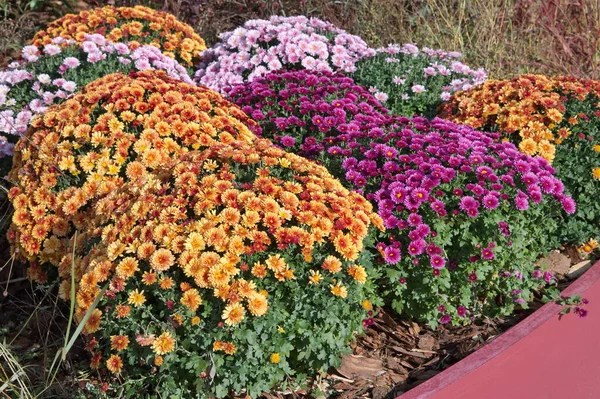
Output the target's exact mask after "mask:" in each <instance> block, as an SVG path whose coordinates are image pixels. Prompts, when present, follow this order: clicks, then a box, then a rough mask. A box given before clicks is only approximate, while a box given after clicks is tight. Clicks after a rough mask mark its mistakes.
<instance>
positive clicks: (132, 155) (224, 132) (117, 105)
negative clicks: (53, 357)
mask: <svg viewBox="0 0 600 399" xmlns="http://www.w3.org/2000/svg"><path fill="white" fill-rule="evenodd" d="M253 123H254V122H253V121H252V120H250V119H249V118H248V117H247V116H246V114H244V113H243V112H242V111H241V110H240V109H239V108H237V107H236V106H234V105H232V104H231V103H229V102H228V101H225V100H224V99H223V98H222V97H221V96H220V95H219V94H218V93H216V92H214V91H211V90H208V89H206V88H202V87H196V86H192V85H188V84H185V83H182V82H180V81H178V80H175V79H172V78H169V77H167V76H166V74H165V73H164V72H158V71H155V72H152V71H144V72H138V73H132V74H131V75H130V76H124V75H122V74H120V73H117V74H111V75H108V76H106V77H104V78H101V79H98V80H95V81H94V82H92V83H90V84H88V85H87V86H86V87H85V88H84V90H82V91H81V92H79V93H77V94H76V95H75V96H73V97H72V98H71V99H69V100H67V101H65V102H64V103H63V104H61V105H60V106H57V107H50V109H49V110H48V111H47V112H46V113H45V114H43V117H40V118H37V119H34V121H32V127H33V129H32V130H31V131H30V132H29V133H28V134H27V139H26V140H21V141H20V142H19V144H18V145H17V146H16V151H15V157H14V166H13V170H12V172H11V178H12V179H13V180H14V181H16V182H18V185H19V187H21V188H22V190H23V192H24V193H29V195H26V194H19V195H13V203H14V205H15V213H14V216H13V224H14V226H15V227H16V229H13V232H14V238H13V241H14V242H15V243H18V245H19V246H20V247H21V248H22V249H23V251H24V252H23V253H24V254H25V255H26V256H27V257H28V258H30V259H31V258H32V257H39V258H40V260H41V261H42V262H51V263H57V262H59V254H60V253H62V252H63V249H61V248H62V247H63V246H64V245H67V246H69V244H68V243H64V242H62V241H61V240H60V239H58V238H60V237H66V236H68V235H69V234H70V233H72V231H73V230H75V229H77V230H79V231H86V230H87V228H86V226H85V223H89V222H90V220H89V217H90V216H89V212H91V211H92V210H91V206H92V204H93V203H94V201H96V200H97V199H98V198H101V197H103V196H105V195H107V194H108V193H110V192H111V191H113V190H115V189H116V188H118V187H120V186H122V185H123V184H124V183H126V182H127V181H129V180H132V179H135V178H136V177H137V176H139V175H141V174H143V173H145V172H148V171H150V172H151V171H153V170H154V169H156V168H159V167H161V166H162V165H164V164H165V163H166V162H167V161H169V160H170V159H174V158H177V157H179V156H180V155H181V154H183V153H185V152H188V151H189V150H194V149H199V148H205V147H208V146H210V145H211V144H213V143H215V142H217V141H220V142H230V141H233V140H238V139H239V140H245V141H251V140H253V139H254V135H253V134H252V133H251V132H250V130H249V129H248V126H250V125H251V124H253ZM31 272H32V277H33V278H34V279H35V280H37V281H44V280H45V279H46V277H45V276H44V273H43V272H42V271H39V272H37V271H36V269H33V270H32V271H31Z"/></svg>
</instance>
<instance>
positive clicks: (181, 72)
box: [0, 34, 193, 158]
mask: <svg viewBox="0 0 600 399" xmlns="http://www.w3.org/2000/svg"><path fill="white" fill-rule="evenodd" d="M86 39H87V40H86V41H85V42H83V43H82V44H81V46H77V45H75V43H74V42H73V41H72V40H65V39H63V38H60V37H59V38H56V39H54V40H53V44H48V45H46V46H44V47H43V49H42V50H41V51H40V50H39V49H38V48H37V47H35V46H26V47H24V48H23V51H22V56H23V61H20V62H14V63H12V64H10V65H9V68H8V69H7V70H6V71H2V72H0V158H1V157H3V156H6V155H12V152H13V147H14V145H13V143H11V141H12V140H10V139H9V138H7V137H4V136H2V135H1V134H10V135H15V136H21V135H23V134H24V133H25V131H26V130H27V128H28V126H29V123H30V121H31V120H32V118H33V117H34V116H36V115H37V114H40V113H43V112H45V111H46V110H47V109H48V107H49V106H50V105H52V104H55V103H59V102H62V101H63V100H64V99H66V98H67V97H69V96H70V95H71V94H73V93H74V92H75V91H76V90H77V89H78V88H79V87H81V86H83V85H85V84H87V83H89V81H91V80H93V79H95V78H98V77H102V76H105V75H107V74H110V73H113V72H119V71H120V72H126V71H129V70H138V71H144V70H152V69H161V70H164V71H165V72H167V74H168V75H169V76H171V77H173V78H176V79H179V80H181V81H184V82H186V83H189V84H193V81H192V80H191V78H190V76H189V75H188V72H187V70H186V69H185V68H184V67H183V66H181V65H180V64H179V63H178V62H177V61H175V60H173V59H172V58H169V57H167V56H165V55H164V54H163V53H162V52H161V51H160V50H159V49H158V48H156V47H153V46H142V47H134V46H130V45H128V44H125V43H112V42H110V41H107V40H106V38H105V37H104V36H102V35H99V34H93V35H87V36H86ZM57 65H58V66H57ZM80 71H81V72H83V71H85V73H79V72H80Z"/></svg>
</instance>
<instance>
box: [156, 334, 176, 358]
mask: <svg viewBox="0 0 600 399" xmlns="http://www.w3.org/2000/svg"><path fill="white" fill-rule="evenodd" d="M174 349H175V339H174V338H173V336H172V335H171V333H169V332H167V331H165V332H163V333H162V334H160V335H159V336H158V337H156V339H154V342H153V343H152V350H153V351H154V353H156V354H157V355H164V354H166V353H169V352H172V351H173V350H174Z"/></svg>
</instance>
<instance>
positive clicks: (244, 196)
mask: <svg viewBox="0 0 600 399" xmlns="http://www.w3.org/2000/svg"><path fill="white" fill-rule="evenodd" d="M202 50H204V51H202ZM201 51H202V52H201ZM458 57H459V54H457V53H455V52H444V51H441V50H435V51H434V50H430V49H427V48H423V49H419V48H418V47H416V46H415V45H412V44H408V45H403V46H398V45H390V46H388V47H387V48H382V49H379V50H378V51H377V52H376V51H375V50H374V49H372V48H370V47H369V46H368V45H367V44H366V43H365V42H364V41H362V39H360V37H358V36H354V35H350V34H349V33H347V32H345V31H344V30H341V29H339V28H337V27H336V26H335V25H333V24H331V23H329V22H325V21H322V20H320V19H316V18H307V17H302V16H298V17H279V16H273V17H271V18H270V19H268V20H250V21H247V22H246V23H244V24H243V25H242V26H240V27H239V28H237V29H235V30H233V31H231V32H225V33H223V34H222V35H221V42H220V43H218V44H217V45H216V46H214V47H213V48H211V49H208V50H206V49H205V46H204V42H203V41H202V39H201V38H200V36H198V35H197V34H196V33H194V32H193V30H192V29H191V28H190V27H189V26H188V25H186V24H184V23H181V22H179V21H177V20H176V19H175V18H174V17H173V16H170V15H168V14H165V13H163V12H159V11H153V10H150V9H148V8H144V7H139V6H138V7H133V8H127V7H122V8H115V7H104V8H101V9H95V10H91V11H84V12H81V13H80V14H78V15H67V16H65V17H63V18H61V19H59V20H57V21H55V22H54V23H52V24H51V25H50V26H49V27H48V29H47V30H45V31H43V32H39V33H38V34H37V35H36V37H35V38H34V40H33V43H32V45H31V46H26V47H25V48H24V49H23V52H22V57H21V60H20V61H18V62H15V63H13V64H12V65H11V67H10V68H9V69H8V70H6V71H2V72H0V117H1V119H0V132H1V133H5V134H7V136H6V137H3V136H0V152H2V153H3V155H6V156H5V157H4V158H3V160H2V162H5V163H10V164H11V165H12V169H11V171H10V173H9V174H8V176H7V178H6V180H7V181H8V182H10V184H11V185H12V186H11V187H7V189H6V190H4V191H5V192H6V193H7V195H8V197H9V200H10V202H11V204H12V206H13V207H14V213H13V214H12V215H11V221H12V224H11V227H10V229H9V231H8V239H9V241H10V245H11V251H10V254H9V255H10V256H11V257H12V258H11V259H10V261H12V260H14V259H16V260H20V261H26V262H27V263H28V269H27V276H28V278H29V279H31V280H33V281H35V282H36V284H37V285H36V287H37V289H39V290H41V291H44V290H46V292H47V294H50V293H51V290H52V287H57V291H58V293H57V295H58V297H60V298H61V299H63V300H65V301H67V302H70V303H71V305H72V308H71V317H72V318H74V320H75V322H76V324H78V327H77V330H76V332H75V333H74V335H73V336H77V335H79V334H80V333H81V334H83V335H84V344H85V347H86V349H87V351H88V352H89V353H90V355H91V364H90V366H91V368H92V369H98V372H97V373H96V372H94V373H93V374H90V375H91V378H90V380H89V381H87V382H88V383H86V387H85V389H84V390H83V391H81V390H79V392H78V393H77V394H78V395H80V396H86V397H87V396H90V395H91V396H94V397H106V398H108V397H133V396H136V395H142V396H152V395H155V394H156V393H157V392H160V396H165V397H167V396H168V397H196V396H197V397H228V396H236V397H237V396H239V395H249V396H253V397H256V396H258V395H261V394H262V393H263V392H267V391H269V390H288V389H291V390H294V391H296V393H298V392H301V391H302V390H304V391H307V392H310V391H316V390H317V389H319V390H321V389H323V390H324V392H325V393H327V392H326V391H327V386H326V384H324V382H323V379H321V376H323V375H324V373H325V372H327V371H328V370H331V368H332V367H339V371H340V373H342V374H343V375H344V376H346V377H348V378H353V379H354V377H353V376H352V375H351V374H352V373H351V372H350V371H351V369H352V367H350V366H348V363H347V362H348V359H349V358H346V362H344V363H343V364H342V365H341V366H340V357H341V355H343V354H347V353H349V352H350V348H351V346H350V343H351V342H352V341H354V342H355V343H354V344H353V346H352V349H353V350H354V352H355V353H358V354H360V353H361V351H362V353H363V354H364V353H365V352H364V351H366V350H367V349H366V348H370V349H373V350H375V351H379V352H381V353H383V352H385V353H386V355H385V356H389V354H390V353H391V352H396V353H401V354H403V355H406V356H416V357H418V358H419V359H421V360H419V361H417V362H404V363H402V362H401V361H400V360H399V359H398V358H393V357H387V358H386V359H387V360H386V361H387V362H388V363H390V364H388V365H387V367H388V370H391V369H393V370H396V371H398V372H400V373H403V372H402V370H404V372H406V374H408V371H406V370H405V369H403V367H413V368H414V367H416V368H424V367H427V365H429V364H434V363H435V364H436V365H437V364H438V363H436V360H434V358H433V355H435V354H436V349H435V348H434V347H435V346H436V345H438V344H441V342H442V341H444V340H445V339H447V338H448V336H454V337H455V338H456V342H464V340H461V337H460V335H461V333H462V332H465V331H467V332H468V334H470V335H469V336H472V335H473V334H479V333H482V334H484V336H485V334H492V333H493V329H492V328H491V327H489V326H490V325H493V323H494V321H493V320H501V319H502V318H503V317H505V316H509V317H515V316H514V313H515V312H520V311H522V310H523V309H526V308H528V306H529V305H530V304H531V303H532V302H533V303H534V306H537V304H539V302H540V298H542V296H544V298H545V300H556V299H557V298H554V295H555V294H556V295H558V291H557V290H556V288H555V287H556V285H557V284H560V281H561V280H558V282H557V280H556V279H555V276H554V274H553V272H552V271H549V270H546V269H544V266H543V265H541V264H538V260H539V258H540V257H542V256H543V255H544V254H546V253H547V252H548V251H550V250H553V249H556V248H560V247H561V245H562V244H565V243H571V244H572V243H582V242H583V240H584V239H587V238H589V237H595V234H596V233H597V232H596V227H595V222H596V215H597V214H600V213H599V212H600V209H596V208H597V207H598V205H597V204H595V203H593V197H594V195H593V193H594V192H595V191H594V190H596V189H597V187H596V185H595V183H594V178H599V176H600V166H598V165H596V155H597V153H598V152H600V145H595V134H596V133H595V131H596V127H597V126H596V125H597V124H598V121H597V120H596V119H597V118H600V111H599V110H597V107H598V104H600V94H598V93H599V89H600V86H598V84H597V82H592V81H586V80H579V79H575V78H566V77H561V78H545V77H540V76H529V75H524V76H521V77H518V78H515V79H513V80H511V81H502V82H497V81H488V82H486V83H483V84H481V83H482V82H483V81H484V80H485V78H486V76H485V75H486V74H485V71H484V70H473V69H471V68H469V67H468V66H466V65H465V64H462V63H461V62H459V61H458ZM194 64H196V65H194ZM191 66H194V67H196V68H197V71H196V74H195V77H194V79H193V80H192V79H191V78H190V76H189V75H188V71H189V70H190V69H187V70H186V67H188V68H189V67H191ZM115 72H116V73H115ZM345 73H347V74H351V76H346V75H345ZM194 83H198V84H200V85H206V86H208V87H198V86H196V85H195V84H194ZM211 89H214V90H216V91H213V90H211ZM217 91H218V92H220V93H223V95H225V96H227V97H228V99H229V100H230V101H232V102H230V101H229V100H226V99H224V98H223V97H221V94H219V93H218V92H217ZM407 95H408V96H409V98H408V99H407V98H406V96H407ZM448 98H450V103H448V104H445V105H443V106H442V110H443V112H444V115H445V116H447V117H452V118H454V119H456V120H457V121H459V122H461V123H465V124H462V125H459V124H456V123H453V122H452V121H448V120H445V119H440V118H433V119H432V117H433V116H434V115H435V113H436V110H438V109H439V107H438V106H439V104H440V103H441V102H443V101H446V100H448ZM386 105H387V106H388V107H389V108H390V109H388V108H386ZM414 113H420V114H423V115H424V116H425V117H419V116H414V117H410V118H409V117H406V116H401V115H400V114H406V115H413V114H414ZM469 125H472V126H476V127H477V128H481V129H483V130H485V131H478V130H474V128H473V127H472V126H469ZM516 133H518V134H516ZM519 137H520V138H519ZM17 140H18V141H17ZM511 141H512V142H511ZM555 146H556V147H555ZM596 147H598V148H596ZM519 149H520V150H521V151H519ZM556 149H558V150H556ZM555 150H556V151H555ZM13 151H14V157H13ZM552 162H553V164H552ZM596 169H598V170H599V171H596ZM0 172H1V170H0ZM590 174H591V176H590ZM563 178H564V180H565V183H564V184H563V181H562V180H561V179H563ZM565 186H566V187H565ZM570 194H574V195H575V196H576V197H577V198H576V199H577V200H578V202H579V204H578V205H577V206H576V204H575V201H574V200H573V199H572V198H571V196H570ZM575 212H577V214H576V217H573V216H571V215H572V214H574V213H575ZM596 248H597V242H596V241H595V240H594V239H591V240H589V241H587V243H586V244H585V245H583V246H581V247H580V250H582V251H583V252H586V253H590V252H592V251H594V250H595V249H596ZM571 252H573V253H570V255H571V256H573V257H577V255H576V254H575V253H574V251H571ZM553 254H554V255H556V254H555V253H553ZM559 263H560V262H559ZM563 263H564V262H563ZM567 263H569V262H568V261H567ZM559 266H561V267H565V264H561V265H558V266H557V265H554V264H553V266H552V267H557V268H559ZM2 269H4V268H0V271H1V270H2ZM557 270H558V269H557ZM563 272H564V270H563ZM9 273H12V263H11V267H10V270H9ZM44 298H46V297H44ZM562 301H563V302H564V303H566V304H568V305H569V306H578V307H577V308H574V309H575V313H577V314H578V315H579V316H584V315H585V314H586V312H587V310H585V309H583V308H581V307H579V306H580V304H581V303H583V300H581V299H580V298H574V299H571V300H566V299H565V300H562ZM586 303H587V302H586ZM0 305H2V303H1V302H0ZM37 306H38V307H40V306H42V305H41V304H38V305H37ZM36 309H37V307H36ZM58 313H61V312H58ZM67 313H68V312H67ZM510 315H513V316H510ZM511 320H512V319H511ZM415 321H417V322H419V323H421V324H417V323H415ZM483 321H485V322H483ZM70 323H71V321H70V320H69V322H68V324H67V326H66V327H65V329H66V330H67V333H66V335H67V336H68V337H67V338H68V339H70V338H71V337H72V335H71V334H70V325H71V324H70ZM0 327H2V326H0ZM436 328H437V329H438V330H437V332H436V331H434V330H435V329H436ZM0 329H1V328H0ZM365 329H367V332H368V334H367V335H366V336H365V337H364V338H360V339H359V340H358V341H357V340H356V338H357V336H358V335H360V334H361V333H363V332H364V331H365ZM406 330H408V332H407V331H406ZM494 331H495V330H494ZM445 332H449V333H450V334H449V335H448V334H445ZM381 334H384V335H385V337H386V338H385V340H382V338H381ZM436 334H437V335H436ZM435 337H438V339H435ZM440 337H444V338H440ZM356 342H358V344H357V343H356ZM399 342H401V343H402V346H401V347H398V346H396V345H397V343H399ZM453 342H454V341H453ZM9 345H10V344H9ZM369 345H370V346H369ZM70 346H71V344H68V345H67V348H68V347H70ZM384 346H385V348H384ZM2 349H4V347H2ZM390 351H391V352H390ZM4 353H5V352H4V351H1V353H0V356H4ZM425 353H426V354H428V355H429V354H431V355H432V356H431V357H427V356H428V355H426V356H425V355H422V354H425ZM453 353H454V352H453ZM63 355H64V352H63ZM419 355H420V356H419ZM56 359H59V356H58V355H57V357H56ZM352 359H354V358H352ZM447 361H452V359H451V358H449V357H443V360H442V362H443V363H445V362H447ZM358 362H359V363H360V361H358ZM394 362H395V363H396V365H395V366H394V365H392V363H394ZM56 364H58V363H56ZM45 367H46V368H47V366H45ZM87 367H88V366H87V362H86V366H85V368H87ZM46 368H45V369H46ZM53 368H54V365H52V367H50V369H53ZM75 368H76V367H75ZM369 368H370V365H369V364H368V362H365V363H364V364H363V363H360V369H361V370H359V373H363V372H364V373H366V372H367V369H369ZM344 373H346V374H344ZM381 375H382V374H381V373H378V372H375V373H373V374H372V375H369V376H367V377H364V378H366V379H373V378H375V379H379V377H380V376H381ZM315 376H316V378H315ZM405 377H406V376H405ZM386 378H387V382H386V384H387V383H389V382H390V381H391V382H393V383H394V384H396V383H398V376H397V375H392V374H389V375H386V376H384V377H382V378H381V379H386ZM405 379H406V378H405ZM12 380H13V379H12V377H11V379H10V381H12ZM327 381H330V380H328V379H325V382H327ZM356 381H358V380H356ZM369 384H370V383H369ZM336 385H337V384H336ZM5 386H8V387H9V389H13V387H12V385H10V383H9V385H5ZM374 386H377V388H380V387H381V386H382V384H381V381H376V383H375V384H374ZM363 388H364V387H362V388H359V390H357V391H352V392H351V391H350V390H346V393H345V394H346V396H348V397H351V396H361V395H363V393H364V390H363V391H361V390H362V389H363ZM3 389H4V388H3ZM44 389H45V390H46V389H47V387H45V388H44ZM333 389H338V388H336V387H335V386H334V388H333ZM86 390H87V392H86ZM376 390H377V389H375V388H373V394H374V395H375V394H379V393H381V392H379V393H377V392H375V391H376ZM9 395H10V392H9ZM390 395H391V393H390ZM17 396H19V395H17ZM67 396H69V395H67ZM71 396H76V395H71Z"/></svg>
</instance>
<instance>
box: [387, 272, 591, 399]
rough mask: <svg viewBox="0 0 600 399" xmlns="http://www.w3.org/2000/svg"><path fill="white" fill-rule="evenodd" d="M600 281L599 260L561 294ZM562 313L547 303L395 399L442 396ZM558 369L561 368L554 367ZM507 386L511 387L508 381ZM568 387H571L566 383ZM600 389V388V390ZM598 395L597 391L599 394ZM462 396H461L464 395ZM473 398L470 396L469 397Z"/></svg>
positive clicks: (581, 288)
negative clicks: (445, 390)
mask: <svg viewBox="0 0 600 399" xmlns="http://www.w3.org/2000/svg"><path fill="white" fill-rule="evenodd" d="M599 281H600V261H597V262H596V263H595V264H594V265H593V266H592V267H591V268H590V269H589V270H588V271H587V272H585V273H584V274H583V275H582V276H581V277H579V278H578V279H577V280H575V281H574V282H573V283H572V284H571V285H570V286H569V287H567V288H566V289H565V290H564V291H562V293H561V295H562V296H572V295H578V294H583V293H584V292H585V291H586V290H588V289H589V288H590V287H592V286H593V285H594V284H596V283H598V282H599ZM560 310H561V306H560V305H557V304H555V303H553V302H551V303H547V304H545V305H544V306H542V307H541V308H540V309H538V310H537V311H535V312H534V313H533V314H531V315H530V316H529V317H527V318H526V319H525V320H523V321H521V322H520V323H518V324H517V325H516V326H514V327H512V328H511V329H509V330H508V331H506V332H504V333H503V334H501V335H500V336H498V337H497V338H496V339H494V340H493V341H492V342H490V343H488V344H487V345H485V346H484V347H483V348H481V349H479V350H477V351H475V352H474V353H472V354H471V355H469V356H467V357H466V358H464V359H463V360H461V361H459V362H458V363H456V364H454V365H452V366H451V367H449V368H448V369H446V370H444V371H442V372H441V373H439V374H437V375H436V376H434V377H432V378H431V379H429V380H427V381H425V382H423V383H422V384H420V385H418V386H417V387H415V388H413V389H411V390H410V391H407V392H405V393H403V394H401V395H400V396H398V397H397V398H396V399H425V398H429V397H437V396H435V395H436V394H438V393H440V392H441V391H442V390H444V389H445V388H447V387H449V386H450V385H452V384H454V383H456V382H458V381H459V380H461V379H462V378H464V377H466V376H468V375H469V374H470V373H472V372H474V371H476V370H478V369H479V368H481V367H482V366H484V365H485V364H486V363H488V362H489V361H491V360H493V359H494V358H496V357H498V356H500V355H502V354H503V353H504V352H505V351H507V350H508V349H509V348H511V347H512V346H513V345H515V344H517V343H518V342H519V341H521V340H522V339H524V338H525V337H526V336H527V335H529V334H531V333H532V332H534V331H535V330H536V329H538V328H539V327H541V326H542V325H544V324H545V323H546V322H548V321H551V319H552V318H554V317H557V318H558V314H559V312H560ZM565 317H569V318H574V317H575V315H566V316H565ZM586 321H587V320H577V322H580V323H585V322H586ZM582 327H583V328H586V329H587V328H590V326H589V325H587V326H583V325H582ZM553 366H555V367H556V368H559V365H553ZM507 384H509V385H510V383H509V382H507ZM567 385H568V384H567ZM598 389H600V387H599V388H598ZM596 392H598V391H596ZM464 393H465V394H466V395H465V397H467V396H469V393H471V394H472V393H474V392H466V391H465V392H464ZM461 396H462V395H461ZM442 397H443V398H446V397H456V396H448V395H440V399H442ZM469 397H471V396H469Z"/></svg>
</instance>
